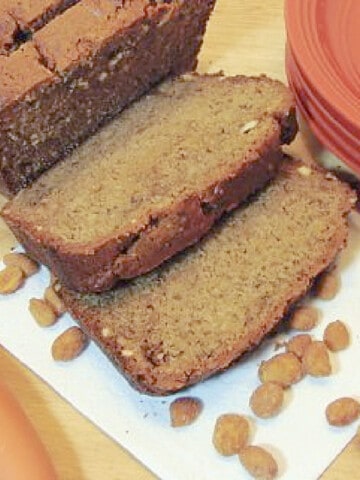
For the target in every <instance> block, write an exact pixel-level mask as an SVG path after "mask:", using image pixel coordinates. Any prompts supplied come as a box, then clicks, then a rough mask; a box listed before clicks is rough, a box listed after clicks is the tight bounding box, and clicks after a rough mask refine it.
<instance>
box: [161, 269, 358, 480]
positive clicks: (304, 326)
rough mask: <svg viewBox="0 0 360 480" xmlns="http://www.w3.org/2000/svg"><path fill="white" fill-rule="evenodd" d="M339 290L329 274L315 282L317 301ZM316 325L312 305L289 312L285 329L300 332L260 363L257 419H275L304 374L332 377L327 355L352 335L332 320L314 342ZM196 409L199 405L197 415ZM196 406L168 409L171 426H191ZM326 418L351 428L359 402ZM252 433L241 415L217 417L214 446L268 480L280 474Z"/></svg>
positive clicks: (341, 402) (347, 402)
mask: <svg viewBox="0 0 360 480" xmlns="http://www.w3.org/2000/svg"><path fill="white" fill-rule="evenodd" d="M339 286H340V282H339V279H338V277H337V276H336V275H335V274H334V273H333V272H329V273H326V274H324V275H322V276H321V278H320V279H319V280H318V282H317V283H316V290H315V294H316V296H317V297H318V298H321V299H323V300H330V299H332V298H334V296H335V295H336V293H337V291H338V289H339ZM318 321H319V313H318V311H317V310H316V309H315V308H313V307H311V306H307V305H302V306H298V307H297V308H296V309H295V310H294V311H293V312H292V315H291V317H290V319H289V327H290V328H291V329H292V330H296V331H298V332H299V333H298V334H296V335H295V336H293V337H292V338H291V339H290V340H288V341H287V342H286V343H285V344H284V345H283V346H284V347H285V351H284V352H283V353H278V354H276V355H274V356H273V357H272V358H270V359H268V360H266V361H264V362H262V363H261V365H260V367H259V371H258V375H259V379H260V382H261V383H260V385H259V386H258V387H257V388H256V389H255V391H254V392H253V393H252V394H251V396H250V399H249V406H250V408H251V410H252V412H253V413H254V414H255V415H256V416H257V417H259V418H262V419H267V418H271V417H274V416H275V415H278V414H279V413H280V412H281V411H282V410H283V408H284V400H285V395H286V394H287V392H288V390H289V389H290V388H292V386H293V385H295V384H296V383H298V382H299V381H300V380H302V379H303V378H304V377H305V376H306V375H310V376H313V377H326V376H329V375H331V373H332V365H331V355H334V353H335V352H339V351H341V350H344V349H346V348H347V347H348V346H349V344H350V335H349V331H348V329H347V327H346V325H345V324H344V323H343V322H342V321H341V320H336V321H334V322H331V323H329V324H328V325H327V326H326V328H325V330H324V332H323V336H322V339H321V340H316V339H314V338H313V337H312V336H311V335H310V333H308V332H310V331H311V330H312V329H313V328H314V327H316V326H317V324H318ZM195 400H196V401H195ZM179 405H181V421H179V418H180V413H179V411H178V408H179V407H178V406H179ZM186 405H187V407H186ZM194 405H198V406H199V407H198V409H197V410H196V408H195V407H194ZM200 405H202V404H201V402H200V401H199V400H198V399H192V398H190V397H185V398H178V399H177V400H176V401H175V402H173V403H172V404H171V405H170V411H171V418H172V425H173V426H183V425H188V424H189V423H192V422H193V421H194V420H195V419H196V418H197V416H198V414H199V413H200ZM195 410H196V413H195ZM188 412H191V418H190V416H189V418H187V413H188ZM177 415H178V418H177V420H176V416H177ZM189 415H190V413H189ZM174 416H175V421H174ZM325 416H326V419H327V421H328V423H329V424H330V425H332V426H336V427H340V426H345V425H349V424H350V423H352V422H354V421H356V420H357V419H358V418H359V416H360V403H359V402H358V401H357V400H356V399H354V398H351V397H342V398H338V399H336V400H334V401H332V402H331V403H329V405H328V406H327V408H326V412H325ZM250 431H251V428H250V421H249V419H248V418H246V417H245V416H244V415H240V414H237V413H236V414H235V413H227V414H224V415H221V416H220V417H218V418H217V420H216V423H215V427H214V432H213V444H214V447H215V449H216V450H217V451H218V453H220V454H221V455H224V456H230V455H237V456H238V458H239V460H240V462H241V464H242V465H243V467H244V468H245V469H246V470H247V471H248V473H249V474H250V475H251V476H252V477H254V478H257V479H263V480H272V479H274V478H275V477H276V476H277V474H278V465H277V462H276V460H275V458H274V457H273V456H272V454H271V453H270V452H269V451H268V450H266V449H264V448H263V447H261V446H257V445H252V444H251V442H250Z"/></svg>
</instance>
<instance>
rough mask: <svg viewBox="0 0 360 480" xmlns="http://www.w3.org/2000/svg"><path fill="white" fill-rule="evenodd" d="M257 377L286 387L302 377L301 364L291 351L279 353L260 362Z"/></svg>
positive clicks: (262, 380)
mask: <svg viewBox="0 0 360 480" xmlns="http://www.w3.org/2000/svg"><path fill="white" fill-rule="evenodd" d="M259 377H260V380H261V382H262V383H266V382H275V383H279V384H280V385H282V386H283V387H288V386H289V385H292V384H293V383H296V382H298V381H299V380H301V378H302V377H303V370H302V365H301V362H300V360H299V359H298V358H297V356H296V355H294V354H293V353H290V352H286V353H279V354H278V355H275V356H274V357H272V358H270V359H269V360H267V361H266V362H262V363H261V365H260V368H259Z"/></svg>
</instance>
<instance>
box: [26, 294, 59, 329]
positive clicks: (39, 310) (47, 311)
mask: <svg viewBox="0 0 360 480" xmlns="http://www.w3.org/2000/svg"><path fill="white" fill-rule="evenodd" d="M29 310H30V313H31V315H32V316H33V318H34V319H35V320H36V322H37V323H38V325H40V326H41V327H50V326H51V325H54V323H55V322H56V320H57V318H58V317H57V315H56V313H55V312H54V310H53V309H52V308H51V306H50V305H48V304H47V303H46V302H45V300H42V299H40V298H31V299H30V302H29Z"/></svg>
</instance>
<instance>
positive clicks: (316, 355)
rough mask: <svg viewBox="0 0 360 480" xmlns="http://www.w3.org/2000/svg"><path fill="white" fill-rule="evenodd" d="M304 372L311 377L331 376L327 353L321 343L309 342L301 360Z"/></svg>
mask: <svg viewBox="0 0 360 480" xmlns="http://www.w3.org/2000/svg"><path fill="white" fill-rule="evenodd" d="M302 362H303V365H304V370H305V372H306V373H308V374H309V375H312V376H313V377H326V376H328V375H330V374H331V363H330V357H329V352H328V350H327V348H326V345H325V344H324V343H323V342H319V341H316V342H311V343H310V345H309V346H308V347H307V348H306V350H305V353H304V356H303V358H302Z"/></svg>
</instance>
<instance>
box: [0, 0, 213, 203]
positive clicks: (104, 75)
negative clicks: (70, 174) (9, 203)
mask: <svg viewBox="0 0 360 480" xmlns="http://www.w3.org/2000/svg"><path fill="white" fill-rule="evenodd" d="M214 3H215V0H193V1H191V2H189V1H185V0H157V1H154V0H121V1H120V0H101V1H100V0H81V1H80V2H79V3H77V4H76V5H74V6H72V7H71V8H68V9H67V10H66V11H65V12H63V13H62V14H61V15H58V16H56V17H55V19H54V20H52V21H51V22H49V23H48V24H47V25H45V26H44V27H43V28H41V29H40V30H38V31H37V32H36V33H35V34H34V35H33V38H32V40H30V41H28V42H27V43H25V44H24V45H25V48H20V49H18V50H17V51H15V52H13V53H11V54H10V55H9V56H4V55H3V56H0V152H1V155H0V189H2V191H3V193H6V194H8V195H10V194H13V193H16V192H17V191H18V190H19V189H21V188H22V187H25V186H26V185H28V184H29V183H31V182H32V181H33V180H34V179H35V178H37V177H38V176H39V175H40V174H41V173H42V172H43V171H44V170H46V169H47V168H49V167H50V166H51V165H53V164H54V163H55V162H56V161H57V160H59V159H60V158H63V157H64V156H66V155H67V154H68V153H69V152H70V151H71V150H72V149H73V148H74V147H76V146H77V145H78V144H79V143H81V142H82V141H83V140H85V139H86V138H87V137H89V136H90V135H91V134H92V133H94V132H95V131H96V130H97V129H98V128H99V126H100V125H102V124H104V123H105V122H106V121H107V120H109V119H110V118H111V117H113V116H114V115H115V114H116V113H118V112H119V111H120V110H122V109H123V108H124V107H125V106H126V105H128V104H129V103H130V102H131V101H132V100H134V99H135V98H137V97H139V96H140V95H142V94H143V93H144V92H146V91H147V90H148V89H149V88H150V87H151V86H152V85H154V84H156V83H158V82H159V81H160V80H161V79H163V78H164V77H166V76H167V75H169V74H176V73H180V72H183V71H185V70H189V69H192V68H193V67H194V66H195V65H196V56H197V53H198V51H199V49H200V46H201V42H202V37H203V34H204V31H205V27H206V22H207V20H208V18H209V15H210V13H211V10H212V8H213V6H214ZM30 50H33V53H32V57H33V60H32V61H31V62H30V59H29V55H28V52H29V51H30ZM40 71H41V75H40V74H39V72H40ZM34 72H35V73H34ZM40 77H42V78H40ZM14 79H15V80H14ZM32 80H33V81H32ZM14 82H15V86H14ZM1 185H2V188H1Z"/></svg>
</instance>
